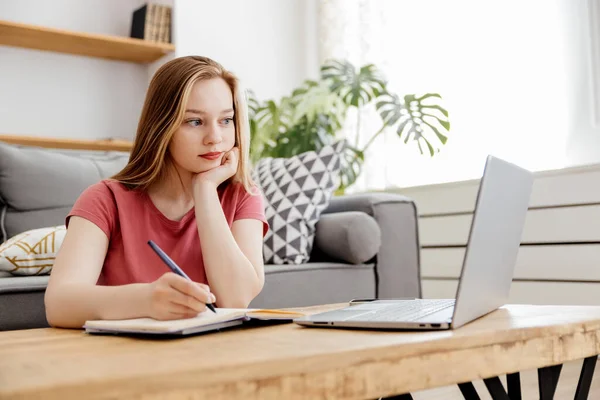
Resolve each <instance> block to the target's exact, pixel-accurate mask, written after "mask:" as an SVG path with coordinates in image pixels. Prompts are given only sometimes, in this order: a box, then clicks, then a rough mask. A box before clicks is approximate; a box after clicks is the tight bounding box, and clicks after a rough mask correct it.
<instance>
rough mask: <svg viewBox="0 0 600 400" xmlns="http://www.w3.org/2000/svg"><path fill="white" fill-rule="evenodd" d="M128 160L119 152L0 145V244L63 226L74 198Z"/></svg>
mask: <svg viewBox="0 0 600 400" xmlns="http://www.w3.org/2000/svg"><path fill="white" fill-rule="evenodd" d="M128 160H129V154H128V153H125V152H123V153H121V152H94V151H73V150H51V149H43V148H38V147H28V146H18V145H10V144H6V143H0V243H2V242H4V241H6V240H7V239H8V238H9V237H12V236H15V235H16V234H18V233H21V232H24V231H27V230H30V229H35V228H40V227H44V226H54V225H61V224H64V222H65V220H64V219H65V216H66V215H67V213H68V211H69V210H70V209H71V207H72V206H73V204H74V203H75V200H77V197H79V195H80V194H81V193H82V192H83V191H84V190H85V189H86V188H87V187H88V186H90V185H92V184H94V183H96V182H98V181H100V180H102V179H104V178H108V177H110V176H112V175H113V174H115V173H116V172H118V171H120V170H121V169H122V168H123V167H124V166H125V165H126V164H127V161H128Z"/></svg>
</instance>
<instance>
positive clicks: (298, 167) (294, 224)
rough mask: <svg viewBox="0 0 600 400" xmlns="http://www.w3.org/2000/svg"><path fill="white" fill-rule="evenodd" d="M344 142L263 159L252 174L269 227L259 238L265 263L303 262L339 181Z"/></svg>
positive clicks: (306, 257) (308, 253)
mask: <svg viewBox="0 0 600 400" xmlns="http://www.w3.org/2000/svg"><path fill="white" fill-rule="evenodd" d="M345 146H346V142H345V141H344V140H341V141H339V142H336V143H333V144H331V145H327V146H325V147H323V148H322V149H320V150H318V151H308V152H305V153H302V154H298V155H296V156H293V157H290V158H272V157H269V158H263V159H261V160H259V161H258V162H257V163H256V165H255V166H254V172H253V178H254V181H255V182H256V184H257V185H258V186H259V187H260V188H261V191H262V193H263V196H264V198H265V216H266V218H267V222H268V223H269V226H270V228H271V229H269V231H268V232H267V234H266V235H265V238H264V240H263V257H264V262H265V263H266V264H302V263H305V262H307V261H308V259H309V257H310V252H311V250H312V246H313V242H314V238H315V226H316V224H317V221H318V220H319V217H320V216H321V213H322V212H323V210H324V209H325V208H326V207H327V206H328V205H329V201H330V199H331V196H332V195H333V192H334V191H335V190H336V189H337V188H338V186H339V183H340V182H339V173H340V168H341V155H342V152H343V150H344V148H345Z"/></svg>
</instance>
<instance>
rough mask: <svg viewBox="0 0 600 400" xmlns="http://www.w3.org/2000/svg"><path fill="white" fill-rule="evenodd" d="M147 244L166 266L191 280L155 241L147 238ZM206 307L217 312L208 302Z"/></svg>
mask: <svg viewBox="0 0 600 400" xmlns="http://www.w3.org/2000/svg"><path fill="white" fill-rule="evenodd" d="M148 244H149V245H150V247H152V250H154V251H155V252H156V254H158V256H159V257H160V259H161V260H163V261H164V263H165V264H167V267H169V268H170V269H171V271H173V272H174V273H176V274H177V275H179V276H183V277H184V278H185V279H187V280H188V281H191V279H190V277H189V276H187V275H186V274H185V272H183V270H182V269H181V268H179V266H178V265H177V264H175V261H173V260H171V258H170V257H169V256H168V255H167V254H166V253H165V252H164V251H162V249H161V248H160V247H158V245H157V244H156V243H154V242H153V241H152V240H148ZM206 307H208V308H210V309H211V310H212V312H214V313H216V312H217V311H216V310H215V307H214V306H213V305H212V304H210V303H206Z"/></svg>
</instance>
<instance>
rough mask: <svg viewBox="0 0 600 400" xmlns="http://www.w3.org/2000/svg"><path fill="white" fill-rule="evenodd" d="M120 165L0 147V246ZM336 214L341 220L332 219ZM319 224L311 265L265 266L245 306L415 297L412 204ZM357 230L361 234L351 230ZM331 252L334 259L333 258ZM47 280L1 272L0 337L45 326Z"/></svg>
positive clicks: (78, 154) (347, 199)
mask: <svg viewBox="0 0 600 400" xmlns="http://www.w3.org/2000/svg"><path fill="white" fill-rule="evenodd" d="M126 162H127V154H126V153H118V152H91V151H69V150H54V149H52V150H50V149H41V148H35V147H24V146H16V145H9V144H6V143H2V142H0V243H1V242H3V241H5V240H7V239H8V238H10V237H12V236H14V235H16V234H18V233H20V232H23V231H26V230H29V229H34V228H41V227H47V226H52V225H61V224H63V223H64V218H65V215H66V214H67V212H68V211H69V210H70V208H71V206H72V205H73V203H74V202H75V200H76V198H77V197H78V196H79V194H80V193H81V192H82V191H83V190H84V189H85V188H86V187H88V186H89V185H91V184H93V183H95V182H97V181H99V180H100V179H103V178H106V177H108V176H110V175H112V174H113V173H115V172H117V171H118V170H120V169H121V168H122V167H123V165H124V164H125V163H126ZM342 215H344V216H345V217H344V218H336V216H342ZM361 216H362V219H361V218H357V217H361ZM330 217H331V218H330ZM367 219H368V220H372V221H375V222H374V223H373V224H374V225H375V226H376V227H377V228H378V229H377V235H372V234H371V233H369V231H368V230H367V229H366V225H364V224H362V223H361V222H360V221H363V222H364V221H366V220H367ZM325 220H327V221H329V222H328V224H329V226H328V227H327V230H328V234H327V235H319V232H323V231H321V230H320V229H323V230H324V229H325V223H324V222H323V223H322V221H325ZM338 220H339V221H342V222H340V223H343V222H344V221H345V223H348V221H350V222H352V221H354V222H355V224H354V225H353V224H352V223H350V224H348V226H346V227H344V228H345V230H344V229H341V227H340V229H337V230H336V229H335V228H336V226H335V225H334V226H333V229H332V226H331V225H332V224H335V223H336V221H338ZM322 221H319V223H317V240H315V245H314V249H313V252H312V253H311V260H310V262H308V263H306V264H302V265H266V266H265V270H266V282H265V287H264V289H263V291H262V292H261V293H260V295H259V296H258V297H257V298H256V299H255V300H254V301H253V302H252V304H251V307H260V308H263V307H295V306H309V305H317V304H325V303H337V302H347V301H349V300H351V299H353V298H374V297H379V298H395V297H408V296H414V297H420V296H421V287H420V274H419V245H418V233H417V215H416V207H415V204H414V203H413V202H412V201H411V200H410V199H408V198H406V197H403V196H401V195H396V194H388V193H372V194H357V195H346V196H340V197H334V198H333V199H332V201H331V203H330V205H329V207H328V208H327V209H326V210H325V213H324V215H323V216H322ZM356 225H360V226H362V227H365V228H364V229H363V228H359V229H356ZM330 232H334V233H335V232H338V234H331V233H330ZM344 232H345V234H343V233H344ZM361 235H363V237H361ZM365 235H369V237H364V236H365ZM348 236H352V237H351V238H350V239H349V238H348ZM373 240H376V241H377V243H376V251H375V253H374V255H373V256H370V257H369V259H367V260H365V259H364V254H363V259H357V257H358V256H356V254H357V253H356V251H354V249H355V248H356V247H361V246H360V245H361V243H363V242H365V241H368V242H370V243H371V248H372V246H373V244H374V243H373ZM331 241H333V242H331ZM332 248H335V249H337V250H338V253H337V254H338V255H339V257H335V256H332V251H331V249H332ZM324 249H325V250H324ZM363 253H364V252H363ZM48 278H49V277H48V275H45V276H25V277H20V276H13V275H11V274H10V273H6V272H4V273H3V272H0V331H2V330H14V329H28V328H38V327H45V326H48V325H47V321H46V318H45V309H44V291H45V288H46V285H47V282H48Z"/></svg>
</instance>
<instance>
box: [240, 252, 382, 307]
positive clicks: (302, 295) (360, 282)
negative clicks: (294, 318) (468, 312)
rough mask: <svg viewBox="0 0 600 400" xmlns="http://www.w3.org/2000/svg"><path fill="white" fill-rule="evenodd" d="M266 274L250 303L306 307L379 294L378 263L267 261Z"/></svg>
mask: <svg viewBox="0 0 600 400" xmlns="http://www.w3.org/2000/svg"><path fill="white" fill-rule="evenodd" d="M265 274H266V277H265V286H264V287H263V290H262V291H261V292H260V294H259V295H258V296H257V297H256V298H255V299H254V300H253V301H252V302H251V303H250V307H256V308H282V307H304V306H314V305H319V304H330V303H344V302H348V301H350V300H352V299H355V298H374V297H375V296H376V293H375V290H376V289H375V288H376V284H375V282H376V273H375V266H374V264H360V265H351V264H342V263H312V262H311V263H307V264H300V265H291V264H290V265H265Z"/></svg>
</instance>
